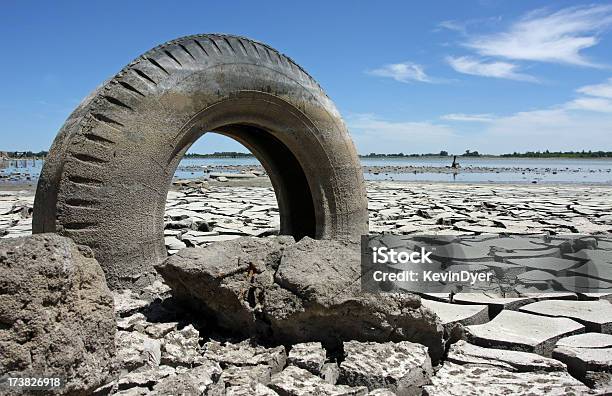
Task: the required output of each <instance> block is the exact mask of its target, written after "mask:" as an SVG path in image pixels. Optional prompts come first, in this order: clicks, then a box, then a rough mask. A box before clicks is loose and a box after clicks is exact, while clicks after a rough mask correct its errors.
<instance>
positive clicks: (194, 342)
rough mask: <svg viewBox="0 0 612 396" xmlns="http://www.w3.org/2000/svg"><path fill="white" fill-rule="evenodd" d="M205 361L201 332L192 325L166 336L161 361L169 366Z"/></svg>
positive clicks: (196, 363)
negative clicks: (201, 345) (201, 344)
mask: <svg viewBox="0 0 612 396" xmlns="http://www.w3.org/2000/svg"><path fill="white" fill-rule="evenodd" d="M204 361H205V359H204V357H203V356H202V350H201V348H200V333H199V332H198V331H197V330H196V329H195V328H194V327H193V326H192V325H189V326H185V327H184V328H182V329H181V330H174V331H171V332H169V333H168V334H166V335H165V336H164V339H163V341H162V356H161V362H162V363H163V364H167V365H169V366H197V365H199V364H202V363H203V362H204Z"/></svg>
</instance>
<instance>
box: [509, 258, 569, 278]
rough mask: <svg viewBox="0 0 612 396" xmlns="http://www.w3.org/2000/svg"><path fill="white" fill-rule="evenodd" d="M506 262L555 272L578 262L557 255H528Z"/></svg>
mask: <svg viewBox="0 0 612 396" xmlns="http://www.w3.org/2000/svg"><path fill="white" fill-rule="evenodd" d="M508 263H510V264H515V265H520V266H522V267H527V268H530V269H536V270H543V271H550V272H554V273H555V274H557V273H558V272H561V271H565V270H567V269H568V268H572V267H574V266H576V265H577V264H579V262H578V261H575V260H568V259H562V258H558V257H530V258H523V259H512V258H509V259H508Z"/></svg>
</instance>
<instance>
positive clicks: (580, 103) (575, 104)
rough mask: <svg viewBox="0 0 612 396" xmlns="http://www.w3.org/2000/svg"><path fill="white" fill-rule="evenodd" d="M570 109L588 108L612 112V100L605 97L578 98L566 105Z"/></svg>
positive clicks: (588, 109) (589, 109)
mask: <svg viewBox="0 0 612 396" xmlns="http://www.w3.org/2000/svg"><path fill="white" fill-rule="evenodd" d="M565 107H566V108H567V109H570V110H587V111H597V112H601V113H612V100H608V99H604V98H589V97H585V98H577V99H574V100H572V101H571V102H569V103H567V104H566V105H565Z"/></svg>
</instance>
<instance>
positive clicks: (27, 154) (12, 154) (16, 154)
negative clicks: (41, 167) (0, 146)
mask: <svg viewBox="0 0 612 396" xmlns="http://www.w3.org/2000/svg"><path fill="white" fill-rule="evenodd" d="M48 154H49V152H48V151H39V152H36V153H35V152H33V151H0V157H4V156H6V157H8V158H11V159H18V158H45V157H46V156H47V155H48Z"/></svg>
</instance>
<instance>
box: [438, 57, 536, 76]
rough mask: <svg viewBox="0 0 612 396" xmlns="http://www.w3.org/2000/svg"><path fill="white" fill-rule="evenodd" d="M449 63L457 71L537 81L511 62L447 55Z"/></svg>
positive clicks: (475, 74)
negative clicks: (519, 70)
mask: <svg viewBox="0 0 612 396" xmlns="http://www.w3.org/2000/svg"><path fill="white" fill-rule="evenodd" d="M446 61H447V62H448V64H449V65H450V66H451V67H452V68H453V69H455V71H457V72H459V73H463V74H471V75H474V76H483V77H494V78H505V79H509V80H517V81H528V82H537V81H538V80H537V79H536V78H535V77H533V76H530V75H528V74H523V73H518V72H517V70H518V66H517V65H515V64H513V63H509V62H499V61H488V62H487V61H483V60H481V59H477V58H474V57H471V56H459V57H452V56H448V57H446Z"/></svg>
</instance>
